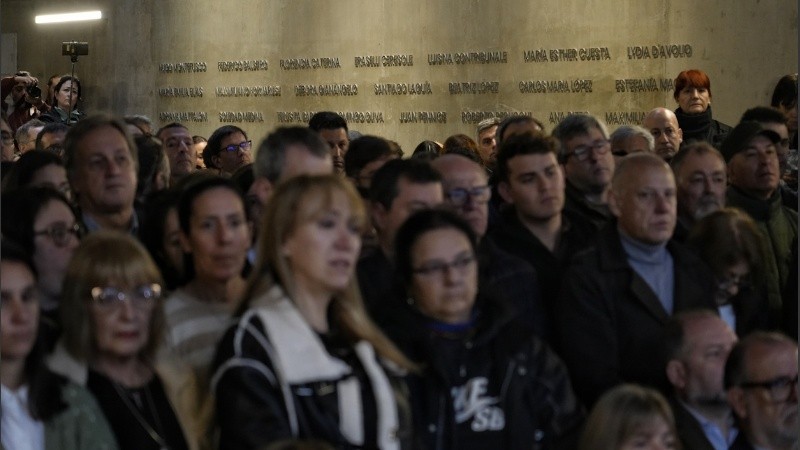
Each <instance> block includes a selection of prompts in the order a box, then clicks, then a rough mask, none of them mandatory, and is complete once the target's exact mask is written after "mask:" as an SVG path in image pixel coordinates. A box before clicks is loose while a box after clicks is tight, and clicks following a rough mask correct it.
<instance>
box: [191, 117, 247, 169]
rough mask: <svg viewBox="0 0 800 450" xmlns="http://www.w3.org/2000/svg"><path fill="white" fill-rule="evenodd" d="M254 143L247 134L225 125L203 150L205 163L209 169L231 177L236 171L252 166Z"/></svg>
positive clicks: (213, 134) (237, 128) (216, 132)
mask: <svg viewBox="0 0 800 450" xmlns="http://www.w3.org/2000/svg"><path fill="white" fill-rule="evenodd" d="M252 146H253V141H251V140H249V139H248V138H247V133H245V132H244V130H242V129H241V128H239V127H237V126H235V125H224V126H221V127H219V128H217V129H216V130H214V133H212V134H211V137H209V138H208V144H207V145H206V147H205V148H204V149H203V162H204V163H205V165H206V168H208V169H216V170H217V171H219V174H220V175H222V176H226V177H229V176H231V175H232V174H233V173H234V172H236V169H238V168H240V167H242V166H246V165H247V164H250V162H251V161H252V159H253V158H252V153H251V152H250V149H251V148H252Z"/></svg>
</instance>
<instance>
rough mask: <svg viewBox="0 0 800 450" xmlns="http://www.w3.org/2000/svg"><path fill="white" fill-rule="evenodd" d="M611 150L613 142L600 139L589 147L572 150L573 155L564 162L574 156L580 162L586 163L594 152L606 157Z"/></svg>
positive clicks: (566, 157)
mask: <svg viewBox="0 0 800 450" xmlns="http://www.w3.org/2000/svg"><path fill="white" fill-rule="evenodd" d="M609 148H611V141H609V140H608V139H598V140H596V141H594V142H592V143H591V144H589V145H579V146H578V147H575V149H574V150H572V153H568V154H567V155H566V156H565V157H564V160H565V161H566V160H567V159H569V157H570V156H574V157H575V159H577V160H578V161H586V160H587V159H589V155H591V151H592V150H594V151H595V152H596V153H597V154H598V155H605V154H606V152H608V149H609Z"/></svg>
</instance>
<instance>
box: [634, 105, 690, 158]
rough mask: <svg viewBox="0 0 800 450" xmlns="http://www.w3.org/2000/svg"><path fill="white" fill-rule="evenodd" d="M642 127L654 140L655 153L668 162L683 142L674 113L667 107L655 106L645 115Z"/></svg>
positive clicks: (681, 131) (681, 132)
mask: <svg viewBox="0 0 800 450" xmlns="http://www.w3.org/2000/svg"><path fill="white" fill-rule="evenodd" d="M642 127H643V128H644V129H646V130H647V131H649V132H650V134H652V135H653V138H654V139H655V140H656V154H657V155H658V156H660V157H661V158H663V159H664V161H667V162H669V161H670V160H671V159H672V157H673V156H675V154H676V153H678V150H679V149H680V148H681V142H683V130H681V127H680V126H678V118H677V117H676V116H675V113H674V112H672V111H670V110H669V109H667V108H655V109H653V110H651V111H650V112H649V113H647V115H646V116H645V118H644V120H643V121H642Z"/></svg>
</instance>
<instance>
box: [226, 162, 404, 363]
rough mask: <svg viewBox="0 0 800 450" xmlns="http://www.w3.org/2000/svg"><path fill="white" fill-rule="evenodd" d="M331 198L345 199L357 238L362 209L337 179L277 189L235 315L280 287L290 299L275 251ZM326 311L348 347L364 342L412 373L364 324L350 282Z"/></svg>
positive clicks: (283, 263) (299, 180)
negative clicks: (349, 341) (348, 340)
mask: <svg viewBox="0 0 800 450" xmlns="http://www.w3.org/2000/svg"><path fill="white" fill-rule="evenodd" d="M337 195H343V196H344V197H345V199H346V200H347V203H348V205H349V206H350V210H351V211H352V214H353V217H354V218H355V219H356V222H357V223H358V224H359V226H360V227H361V228H362V230H361V231H362V232H363V229H364V228H365V227H366V226H367V215H366V211H365V208H364V204H363V203H362V200H361V197H360V196H359V195H358V192H357V191H356V189H355V188H354V187H353V186H352V185H351V184H350V183H349V182H348V181H346V180H344V179H343V178H341V177H339V176H336V175H316V176H310V175H301V176H298V177H295V178H292V179H290V180H288V181H286V182H285V183H282V184H280V185H278V187H277V189H276V190H275V192H274V194H273V196H272V198H270V201H269V204H268V205H267V207H266V210H265V211H264V218H263V221H262V223H261V226H260V227H259V234H260V235H259V239H258V242H259V244H258V246H259V248H258V260H257V261H256V263H255V266H254V267H253V271H252V273H251V274H250V277H249V279H248V282H247V288H246V289H245V294H244V297H243V299H242V301H241V303H240V304H239V308H238V309H237V315H241V314H243V313H244V312H245V311H246V310H247V309H248V308H249V306H250V302H251V301H252V300H253V299H255V298H256V297H258V296H260V295H261V294H263V293H264V292H266V291H267V290H268V289H269V288H270V287H272V286H274V285H279V286H281V287H282V288H283V289H284V290H285V291H286V294H287V295H288V296H289V298H293V296H294V292H295V279H294V276H293V274H292V272H291V269H290V268H289V264H288V262H287V260H286V257H285V256H284V255H283V254H282V252H281V247H282V246H283V244H284V242H285V241H286V239H287V238H289V236H290V235H291V234H292V233H293V232H294V231H295V230H296V229H297V228H298V227H300V226H301V225H303V224H304V223H307V222H308V221H310V220H313V219H314V218H315V217H317V216H318V215H319V214H320V213H322V212H323V211H325V209H326V208H328V207H329V206H330V205H331V204H332V203H333V201H334V198H335V197H336V196H337ZM332 305H333V308H334V309H333V310H334V320H336V322H337V325H338V326H339V327H340V328H341V329H342V330H343V331H344V332H345V333H346V334H347V335H348V337H350V338H351V339H352V340H353V341H358V340H364V341H367V342H369V343H370V344H372V346H373V347H374V348H375V351H376V352H377V353H378V354H379V355H380V356H381V357H383V358H385V359H387V360H389V361H391V362H393V363H394V364H396V365H398V366H400V367H402V368H405V369H413V368H414V367H415V366H414V364H413V363H411V361H409V360H408V358H406V357H405V356H404V355H403V354H402V353H401V352H400V351H399V350H398V349H397V347H395V345H394V344H393V343H392V342H391V341H390V340H389V339H388V338H386V336H384V335H383V333H382V332H381V331H380V330H379V329H378V327H377V326H376V325H375V324H374V323H373V322H372V320H370V318H369V316H368V315H367V312H366V310H365V308H364V302H363V300H362V299H361V292H360V291H359V289H358V284H357V282H356V279H355V276H354V277H352V278H351V279H350V281H349V282H348V284H347V286H346V287H345V288H344V289H343V290H342V291H341V292H339V293H337V294H335V295H334V298H333V300H332Z"/></svg>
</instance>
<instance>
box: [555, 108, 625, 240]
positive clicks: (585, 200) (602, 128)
mask: <svg viewBox="0 0 800 450" xmlns="http://www.w3.org/2000/svg"><path fill="white" fill-rule="evenodd" d="M553 137H555V138H556V139H558V140H559V142H560V144H561V147H560V149H559V152H558V160H559V163H561V166H562V167H563V168H564V175H565V176H566V179H567V185H566V188H565V192H566V202H565V205H564V210H565V211H568V212H570V213H572V214H575V215H577V216H580V217H582V218H583V219H585V220H586V221H587V222H589V223H591V224H593V225H594V227H595V228H596V229H600V228H601V227H602V226H603V225H604V224H605V223H606V222H608V221H609V220H611V210H610V209H609V207H608V194H609V191H610V189H611V178H612V177H613V176H614V157H613V156H612V155H611V152H609V150H610V149H611V143H610V142H609V140H608V130H607V129H606V125H605V124H604V123H603V122H601V121H600V120H599V119H598V118H596V117H594V116H590V115H587V114H574V115H571V116H567V117H566V118H565V119H564V120H562V121H561V123H559V124H558V126H556V128H555V129H554V130H553Z"/></svg>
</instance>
